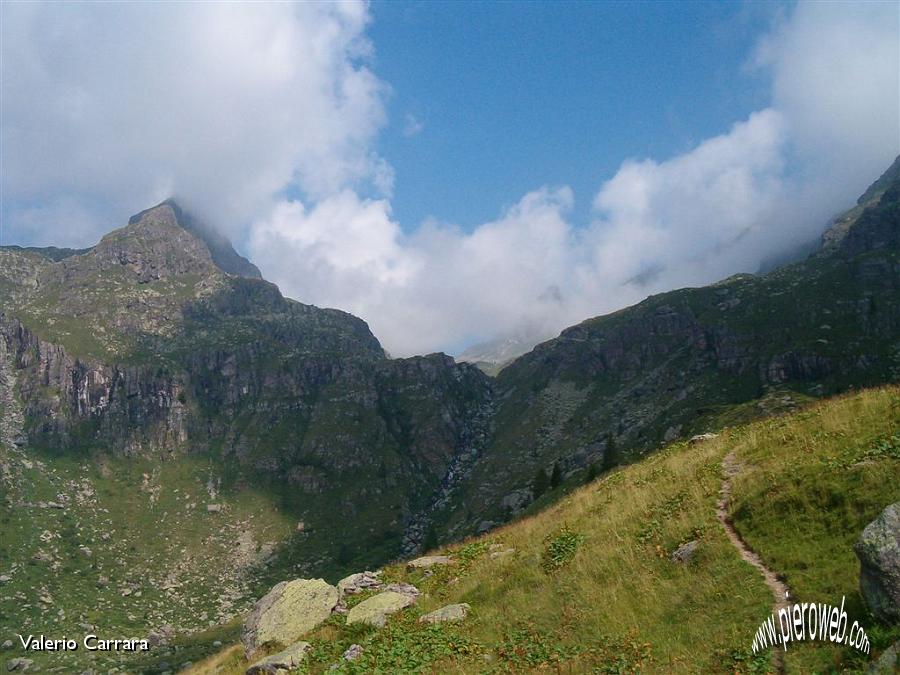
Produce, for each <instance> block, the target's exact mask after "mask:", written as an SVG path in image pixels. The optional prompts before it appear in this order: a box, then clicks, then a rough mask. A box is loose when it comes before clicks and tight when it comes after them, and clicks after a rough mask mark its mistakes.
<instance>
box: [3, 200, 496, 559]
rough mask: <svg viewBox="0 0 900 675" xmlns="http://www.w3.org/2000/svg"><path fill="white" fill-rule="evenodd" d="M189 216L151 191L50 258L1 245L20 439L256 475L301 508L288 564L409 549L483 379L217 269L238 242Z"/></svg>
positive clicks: (57, 450) (234, 480)
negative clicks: (89, 242) (144, 204)
mask: <svg viewBox="0 0 900 675" xmlns="http://www.w3.org/2000/svg"><path fill="white" fill-rule="evenodd" d="M185 218H186V216H185V215H184V213H183V212H182V211H181V210H180V209H179V208H178V207H177V205H175V204H174V203H172V202H164V203H163V204H161V205H159V206H157V207H155V208H153V209H149V210H147V211H144V212H142V213H141V214H138V216H135V217H134V218H132V220H131V222H130V224H129V225H128V226H127V227H125V228H122V229H121V230H117V231H115V232H113V233H111V234H109V235H107V236H106V237H104V238H103V239H102V240H101V242H100V243H99V244H98V245H97V246H95V247H93V248H92V249H90V250H87V251H85V252H82V253H80V254H76V255H72V256H67V257H65V258H63V259H60V260H59V261H53V260H52V259H50V258H48V257H46V256H43V255H41V253H40V252H39V251H37V252H35V251H23V250H21V249H17V250H14V249H4V250H0V339H2V340H4V342H5V346H6V348H7V351H8V352H9V354H10V355H11V356H12V361H13V365H14V367H15V369H16V371H17V382H18V384H17V395H18V396H19V397H20V398H21V400H22V402H23V406H24V410H25V425H24V431H25V434H26V435H27V442H28V445H29V446H30V447H33V448H34V449H35V450H37V451H42V452H48V453H54V454H67V455H73V454H74V455H93V456H96V455H98V454H100V455H102V454H105V453H108V454H113V455H117V456H122V455H124V456H140V457H155V458H159V459H173V460H174V461H178V457H181V456H186V455H202V456H209V457H214V458H215V460H216V462H217V463H218V465H219V466H220V468H221V475H220V476H219V477H218V480H219V481H220V482H221V484H222V485H223V486H224V488H225V489H229V490H238V491H239V490H241V489H242V488H244V487H246V486H256V487H260V486H262V487H264V488H265V489H266V490H267V491H269V492H271V493H272V494H274V495H277V496H278V498H279V499H280V501H281V503H282V507H283V508H284V509H285V510H286V511H288V512H289V513H292V514H293V515H294V516H295V517H296V518H297V519H298V520H300V521H302V522H303V523H304V527H303V530H302V532H298V533H297V534H296V536H295V537H293V539H291V540H289V541H285V542H283V547H284V550H285V553H284V560H285V561H288V560H290V561H291V562H290V564H309V565H310V566H312V567H316V568H317V570H318V571H321V569H323V568H329V567H334V566H335V565H337V566H340V565H346V564H349V562H350V561H351V560H352V559H353V558H355V557H359V558H362V559H365V560H366V561H369V560H378V559H385V558H388V557H390V556H393V555H396V554H398V553H399V552H400V550H401V544H402V543H403V542H404V541H405V546H406V547H407V548H411V547H415V546H416V544H417V543H419V541H420V540H421V537H422V536H423V535H424V532H423V531H422V530H421V528H419V527H416V526H415V522H416V521H417V519H421V516H418V515H417V514H418V513H419V512H420V511H422V510H423V509H425V508H426V507H427V506H428V504H430V502H431V501H432V500H433V498H434V496H435V495H436V494H437V493H438V491H439V490H440V489H441V483H442V480H443V479H444V477H445V475H446V474H447V471H448V470H449V469H450V466H451V464H452V462H453V461H454V459H455V458H456V457H457V456H459V455H460V454H463V453H467V452H472V447H473V445H475V444H477V443H483V442H484V438H485V435H486V434H485V433H480V432H479V431H478V430H477V428H476V427H477V426H478V425H477V424H476V423H474V422H473V420H476V419H478V418H479V414H480V411H482V410H483V409H485V408H486V407H489V406H490V394H491V385H490V382H489V381H488V380H487V378H485V377H484V376H483V374H482V373H481V372H480V371H478V370H477V369H476V368H474V367H472V366H469V365H465V364H460V365H457V364H455V363H454V362H453V360H452V359H450V358H449V357H446V356H443V355H437V354H436V355H431V356H427V357H416V358H412V359H401V360H390V359H387V358H386V357H385V355H384V352H383V350H382V348H381V346H380V345H379V343H378V341H377V340H376V339H375V337H374V336H373V335H372V334H371V332H370V331H369V329H368V327H367V326H366V325H365V323H364V322H362V321H361V320H359V319H357V318H355V317H352V316H350V315H348V314H346V313H344V312H340V311H337V310H330V309H320V308H317V307H312V306H309V305H303V304H301V303H297V302H294V301H291V300H287V299H285V298H283V297H282V296H281V294H280V293H279V291H278V289H277V288H276V287H275V286H274V285H272V284H269V283H268V282H265V281H263V280H261V279H258V278H255V277H256V275H255V274H253V273H252V270H250V271H249V273H247V274H246V275H240V274H230V273H229V272H228V271H226V269H223V267H222V266H220V263H219V261H220V260H225V261H226V262H227V264H226V267H229V266H230V269H233V270H235V271H242V272H247V271H248V270H247V268H246V267H241V266H240V265H239V264H238V263H236V262H235V261H236V260H238V259H239V258H240V257H239V256H238V255H237V254H236V253H234V251H233V249H231V247H230V245H228V249H227V250H224V249H223V244H222V242H221V241H217V246H218V247H219V250H218V253H217V254H216V255H215V256H214V254H213V251H211V249H210V246H209V245H208V243H207V240H205V239H203V238H201V237H200V236H198V235H197V234H195V232H196V231H197V230H198V226H197V225H196V223H195V222H194V221H192V220H188V221H185V220H184V219H185ZM185 223H186V224H185ZM209 238H210V235H209V234H208V233H207V239H209ZM229 251H230V253H229ZM241 260H242V259H241ZM253 269H254V270H255V268H253ZM481 417H484V415H483V414H481ZM337 526H340V528H341V536H340V537H336V536H334V535H335V527H337ZM304 561H305V562H304ZM285 564H287V562H286V563H285Z"/></svg>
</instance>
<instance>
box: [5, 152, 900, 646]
mask: <svg viewBox="0 0 900 675" xmlns="http://www.w3.org/2000/svg"><path fill="white" fill-rule="evenodd" d="M897 166H898V165H897V164H896V163H895V166H894V167H892V169H891V170H889V172H888V173H886V174H885V177H883V178H882V179H879V181H878V182H876V184H875V185H874V186H873V188H871V189H870V190H869V191H868V192H867V195H869V196H868V197H867V198H866V199H865V200H863V202H861V204H860V205H858V206H857V207H855V208H854V210H853V211H852V212H851V214H850V215H848V216H847V217H846V218H843V219H839V220H838V221H837V223H836V224H835V227H834V228H832V230H830V231H829V233H827V234H826V237H825V244H824V246H823V248H822V250H821V251H820V252H818V253H817V254H816V255H814V256H812V257H810V258H809V259H808V260H805V261H803V262H800V263H796V264H793V265H790V266H787V267H783V268H781V269H778V270H775V271H773V272H771V273H769V274H767V275H764V276H752V275H739V276H736V277H733V278H730V279H727V280H725V281H722V282H720V283H718V284H714V285H712V286H709V287H705V288H696V289H682V290H678V291H673V292H671V293H665V294H661V295H658V296H653V297H651V298H648V299H647V300H645V301H644V302H642V303H640V304H638V305H636V306H634V307H630V308H628V309H625V310H622V311H619V312H616V313H614V314H611V315H608V316H603V317H598V318H594V319H590V320H587V321H585V322H583V323H582V324H579V325H578V326H574V327H572V328H569V329H567V330H565V331H563V333H562V334H561V335H560V336H559V337H558V338H556V339H554V340H550V341H548V342H545V343H543V344H541V345H539V346H538V347H536V348H535V349H534V350H532V351H531V352H529V353H528V354H525V355H524V356H521V357H519V358H517V359H515V360H514V361H513V362H512V363H511V364H509V365H508V366H507V367H505V368H504V369H503V370H502V371H501V372H500V373H499V375H498V376H497V377H496V378H491V377H489V376H487V375H486V374H484V373H483V372H481V371H480V370H479V369H478V368H476V367H475V366H473V365H470V364H467V363H459V364H457V363H455V362H454V361H453V359H451V358H450V357H448V356H445V355H443V354H432V355H429V356H421V357H414V358H409V359H390V358H388V357H387V356H386V355H385V353H384V350H383V349H382V347H381V345H380V344H379V342H378V340H377V339H376V338H375V337H374V336H373V335H372V333H371V332H370V331H369V329H368V326H367V325H366V324H365V323H364V322H363V321H362V320H360V319H358V318H356V317H353V316H351V315H349V314H346V313H344V312H341V311H338V310H333V309H321V308H318V307H313V306H310V305H305V304H302V303H299V302H295V301H293V300H289V299H286V298H284V297H283V296H282V295H281V293H280V292H279V290H278V289H277V288H276V287H275V286H274V285H272V284H270V283H268V282H266V281H264V280H262V279H261V278H259V273H258V270H256V268H255V267H254V266H253V265H252V264H251V263H249V262H248V261H246V260H245V259H243V258H241V257H240V256H239V255H238V254H237V253H236V252H235V251H234V249H233V248H232V247H231V245H230V244H228V242H227V241H225V240H224V239H223V238H222V237H221V236H220V235H217V234H215V233H214V231H212V230H210V229H209V228H207V227H205V226H203V225H202V224H200V223H198V222H197V221H195V220H194V219H193V218H191V217H190V216H188V215H187V214H185V213H184V212H183V211H182V210H181V209H180V208H179V207H178V205H177V204H175V203H174V202H172V201H168V202H163V203H162V204H160V205H158V206H156V207H153V208H151V209H148V210H146V211H143V212H141V213H139V214H137V215H136V216H134V217H133V218H132V219H131V221H130V222H129V224H128V225H127V226H125V227H123V228H122V229H119V230H116V231H114V232H111V233H110V234H108V235H106V236H105V237H104V238H103V239H102V240H101V241H100V242H99V243H98V244H97V245H96V246H94V247H93V248H91V249H87V250H81V251H68V250H66V251H63V250H61V249H53V250H48V249H22V248H16V247H5V248H0V345H2V350H0V356H2V359H3V369H2V373H0V411H2V415H3V424H2V426H0V430H2V432H3V433H2V447H0V477H2V480H0V500H2V503H3V504H4V508H5V512H4V515H3V517H2V518H0V539H2V540H4V541H13V542H15V546H13V547H10V548H9V549H8V550H6V551H2V552H0V574H6V576H9V577H11V580H10V581H9V584H8V585H6V586H4V587H3V592H2V593H0V623H2V624H3V625H4V626H8V627H9V626H11V625H12V624H11V621H12V618H13V617H16V616H17V615H21V612H22V611H23V610H22V607H23V603H24V605H27V607H28V608H30V610H29V611H31V612H32V614H33V616H32V619H31V620H33V622H34V624H33V625H44V624H45V623H46V622H47V621H49V620H50V619H51V618H52V621H54V622H56V624H55V625H56V626H57V627H59V628H61V629H66V626H70V624H71V625H74V624H73V622H75V623H77V622H78V621H79V619H80V620H81V621H82V622H85V621H87V619H88V618H89V617H87V616H86V613H87V612H88V609H87V605H85V604H84V602H83V601H81V604H80V605H79V600H78V598H79V597H81V598H88V597H90V595H91V592H92V591H91V590H90V589H91V588H93V585H94V584H95V583H97V584H99V583H101V581H102V578H106V579H107V581H106V582H104V583H107V585H108V587H109V588H110V589H112V588H115V592H110V594H109V597H108V598H106V600H105V601H104V602H106V603H107V604H106V605H104V608H105V609H104V610H103V611H104V614H105V618H106V619H108V620H110V621H111V619H109V617H111V616H115V617H118V618H117V619H116V621H120V622H121V623H120V625H122V626H127V627H129V629H131V630H136V631H137V630H140V627H141V626H144V628H146V629H147V630H149V628H150V627H152V626H155V625H158V624H159V623H161V622H164V621H165V622H179V623H177V624H176V625H177V627H178V628H179V630H182V631H190V630H196V629H197V628H199V627H205V626H206V625H207V623H217V622H218V623H222V622H225V621H227V620H228V618H229V617H230V616H233V615H234V613H235V612H238V611H239V610H240V608H241V607H242V606H243V605H242V604H241V603H244V602H246V601H247V600H248V599H250V598H252V597H254V593H255V592H257V591H258V590H259V588H262V587H264V586H265V585H266V584H267V583H269V582H270V581H272V580H277V579H282V578H287V577H288V576H290V575H289V574H288V573H287V570H291V572H292V573H296V572H299V573H302V574H304V575H307V576H325V577H327V578H329V579H331V580H334V579H337V578H339V575H341V574H342V573H344V572H347V571H350V570H353V569H360V568H364V567H366V566H370V567H371V566H374V565H378V564H380V563H381V562H384V561H386V560H389V559H392V558H395V557H397V556H399V555H401V554H409V553H412V552H414V551H416V550H418V549H421V548H423V547H426V548H427V547H431V546H432V545H433V544H436V543H438V542H441V541H449V540H454V539H458V538H460V537H462V536H464V535H468V534H471V533H474V532H476V531H479V530H487V529H490V528H491V527H492V526H493V525H495V524H497V523H500V522H503V521H505V520H507V519H509V518H511V517H513V516H515V515H516V514H518V513H521V512H522V511H523V510H525V509H532V510H534V509H537V508H539V507H540V506H541V505H543V504H546V503H548V502H549V501H551V500H553V499H555V498H556V497H558V496H560V495H561V494H562V492H564V491H566V490H568V489H569V488H570V487H572V486H573V485H574V484H576V483H581V482H582V481H583V480H584V478H586V477H588V476H591V475H594V474H596V473H599V472H602V471H604V470H606V469H608V468H610V467H612V466H614V465H615V464H617V463H621V462H624V461H629V460H631V459H634V458H636V457H638V456H640V455H642V454H643V453H646V452H649V451H650V450H652V449H655V448H657V447H659V446H660V444H661V443H663V442H666V441H671V440H674V439H677V438H679V437H684V436H686V435H689V434H693V433H697V432H702V431H708V430H711V429H715V428H719V427H721V426H723V425H725V424H730V423H733V422H736V421H742V420H746V419H749V418H753V417H757V416H760V415H762V414H766V413H771V412H777V411H779V410H784V409H790V408H792V407H793V406H794V405H795V404H796V403H798V402H800V401H802V400H805V399H808V398H811V397H820V396H823V395H826V394H829V393H833V392H837V391H841V390H844V389H846V388H849V387H855V386H863V385H870V384H876V383H881V382H889V381H896V380H898V379H900V240H898V238H900V176H898V175H897V174H898V171H896V170H895V167H897ZM835 228H837V229H835ZM838 230H839V231H838ZM50 504H53V505H56V506H48V505H50ZM204 505H205V508H204ZM57 507H59V508H57ZM254 513H255V514H256V517H254ZM148 526H149V527H151V528H157V529H158V530H159V533H160V536H159V538H158V539H156V540H153V541H150V540H148V539H147V537H146V536H143V535H142V532H143V530H144V529H146V528H147V527H148ZM109 531H114V532H116V537H117V539H116V540H117V541H120V542H121V546H120V548H116V549H114V548H113V547H112V545H103V544H100V545H97V544H96V543H95V539H94V538H95V537H97V536H100V534H101V533H103V532H109ZM229 543H230V544H231V545H232V548H234V547H236V550H239V551H243V553H241V555H240V556H239V557H240V560H241V561H242V562H241V563H240V564H239V565H235V564H232V563H234V560H232V558H231V556H230V554H229V555H225V554H224V551H227V550H229V549H228V547H229ZM83 548H87V549H88V550H91V551H94V553H93V555H94V556H96V557H94V558H91V559H90V560H87V559H85V558H84V553H83V551H82V549H83ZM97 551H103V553H97ZM104 556H105V557H104ZM72 561H80V562H72ZM44 568H49V569H53V570H55V571H57V572H58V571H60V570H69V571H70V572H71V574H70V575H69V576H67V575H66V574H64V573H63V574H58V575H57V577H54V578H57V579H58V580H57V581H47V575H46V574H45V569H44ZM101 569H102V570H104V571H103V572H100V570H101ZM135 570H140V574H136V573H135ZM229 570H231V572H229ZM234 570H240V573H237V572H234ZM10 571H13V572H14V574H9V573H8V572H10ZM72 575H75V576H74V577H73V576H72ZM229 575H230V576H229ZM98 576H99V577H101V578H100V579H99V580H98V578H97V577H98ZM72 578H77V579H78V580H79V583H84V584H86V586H85V588H84V589H83V593H81V594H80V595H75V596H73V595H71V594H66V590H65V589H67V588H71V586H72ZM177 579H180V581H172V582H171V583H177V584H178V586H177V588H180V589H181V590H180V591H175V590H172V589H174V588H176V586H171V584H170V582H169V580H177ZM219 579H223V580H224V579H230V581H228V582H227V583H228V589H229V598H230V599H229V604H228V606H227V607H224V608H223V607H215V608H213V607H209V608H206V607H204V608H202V611H201V610H200V609H199V608H198V605H196V602H200V600H198V599H199V598H205V597H208V590H209V588H211V587H213V586H214V584H216V583H218V580H219ZM157 582H159V583H157ZM221 583H226V582H225V581H222V582H221ZM54 584H55V586H54ZM163 586H165V587H166V588H169V591H166V592H167V593H170V595H167V596H164V595H160V593H161V591H160V588H162V587H163ZM126 591H127V592H126ZM151 591H153V592H151ZM175 593H178V594H179V595H171V594H175ZM36 594H43V595H41V597H47V598H51V599H52V598H58V597H60V596H62V595H66V597H68V598H70V604H69V605H68V606H67V607H62V608H59V609H61V610H64V611H62V614H60V613H59V612H56V611H55V610H56V609H57V608H56V607H54V606H53V603H52V602H44V601H42V600H40V598H39V597H37V595H36ZM32 596H34V597H32ZM72 598H74V599H72ZM173 613H175V614H173ZM176 614H177V616H176ZM200 616H206V618H204V619H200V618H199V617H200ZM141 617H144V618H143V619H142V618H141ZM142 621H143V622H144V623H142ZM87 622H88V623H90V622H89V621H87Z"/></svg>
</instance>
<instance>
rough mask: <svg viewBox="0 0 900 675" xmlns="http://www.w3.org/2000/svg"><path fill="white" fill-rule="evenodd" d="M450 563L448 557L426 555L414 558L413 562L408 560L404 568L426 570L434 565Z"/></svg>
mask: <svg viewBox="0 0 900 675" xmlns="http://www.w3.org/2000/svg"><path fill="white" fill-rule="evenodd" d="M451 562H453V561H452V560H451V558H450V556H448V555H426V556H422V557H421V558H416V559H415V560H410V561H409V562H408V563H406V566H407V567H408V568H409V569H411V570H415V569H428V568H429V567H434V566H435V565H449V564H450V563H451Z"/></svg>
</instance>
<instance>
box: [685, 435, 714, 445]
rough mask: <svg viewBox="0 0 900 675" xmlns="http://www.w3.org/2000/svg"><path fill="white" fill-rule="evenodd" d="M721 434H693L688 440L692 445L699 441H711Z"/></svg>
mask: <svg viewBox="0 0 900 675" xmlns="http://www.w3.org/2000/svg"><path fill="white" fill-rule="evenodd" d="M718 437H719V434H697V435H696V436H691V440H689V441H688V443H690V444H691V445H697V444H698V443H703V442H704V441H711V440H712V439H714V438H718Z"/></svg>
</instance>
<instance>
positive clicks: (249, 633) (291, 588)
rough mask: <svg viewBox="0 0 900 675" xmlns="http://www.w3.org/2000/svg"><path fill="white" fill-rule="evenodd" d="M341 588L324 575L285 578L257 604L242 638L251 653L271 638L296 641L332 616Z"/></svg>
mask: <svg viewBox="0 0 900 675" xmlns="http://www.w3.org/2000/svg"><path fill="white" fill-rule="evenodd" d="M338 598H339V595H338V590H337V589H336V588H335V587H334V586H332V585H331V584H329V583H326V582H325V581H324V580H322V579H295V580H294V581H282V582H281V583H280V584H277V585H276V586H275V587H273V588H272V590H271V591H269V592H268V593H266V595H265V596H263V597H262V598H261V599H260V600H258V601H257V602H256V604H255V605H253V609H252V610H250V614H249V615H248V616H247V618H246V620H245V621H244V627H243V630H242V631H241V641H242V642H243V643H244V649H245V650H246V652H247V654H253V653H254V652H255V651H256V650H257V649H259V648H260V647H261V646H263V645H264V644H266V643H268V642H277V643H279V644H282V645H289V644H293V643H295V642H296V641H297V639H298V638H299V637H300V636H302V635H303V634H304V633H307V632H309V631H311V630H312V629H313V628H315V627H316V626H318V625H319V624H320V623H322V622H323V621H325V619H327V618H328V617H329V616H331V610H333V609H334V607H335V605H337V603H338Z"/></svg>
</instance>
